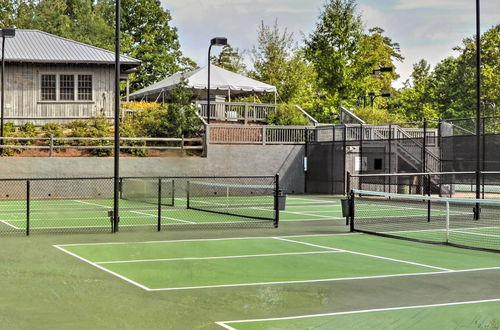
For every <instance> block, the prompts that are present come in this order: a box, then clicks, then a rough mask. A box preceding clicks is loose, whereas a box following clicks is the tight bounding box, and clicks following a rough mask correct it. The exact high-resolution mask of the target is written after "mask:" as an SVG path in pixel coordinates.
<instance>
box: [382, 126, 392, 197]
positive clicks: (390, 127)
mask: <svg viewBox="0 0 500 330" xmlns="http://www.w3.org/2000/svg"><path fill="white" fill-rule="evenodd" d="M386 168H387V166H386ZM388 173H392V124H389V171H388ZM388 179H389V180H388V181H389V191H388V192H392V191H391V190H392V177H391V176H389V177H388ZM385 181H387V180H384V183H385ZM384 190H385V189H384Z"/></svg>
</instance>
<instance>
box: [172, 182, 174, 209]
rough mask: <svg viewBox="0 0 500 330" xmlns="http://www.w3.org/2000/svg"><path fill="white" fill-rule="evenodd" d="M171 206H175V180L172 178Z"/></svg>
mask: <svg viewBox="0 0 500 330" xmlns="http://www.w3.org/2000/svg"><path fill="white" fill-rule="evenodd" d="M172 206H175V180H172Z"/></svg>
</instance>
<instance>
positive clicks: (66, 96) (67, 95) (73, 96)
mask: <svg viewBox="0 0 500 330" xmlns="http://www.w3.org/2000/svg"><path fill="white" fill-rule="evenodd" d="M40 82H41V83H40V100H41V101H56V102H57V101H61V102H68V101H84V102H85V101H92V100H93V89H92V88H93V76H92V75H91V74H42V75H40Z"/></svg>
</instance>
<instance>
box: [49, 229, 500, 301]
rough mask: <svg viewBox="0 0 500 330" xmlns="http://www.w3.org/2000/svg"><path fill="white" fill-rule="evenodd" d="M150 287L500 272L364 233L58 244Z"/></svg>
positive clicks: (439, 250) (465, 255) (490, 263)
mask: <svg viewBox="0 0 500 330" xmlns="http://www.w3.org/2000/svg"><path fill="white" fill-rule="evenodd" d="M58 248H60V249H61V250H63V251H65V252H68V253H71V254H72V255H74V256H78V257H79V258H81V259H83V260H85V261H87V262H89V263H90V264H92V265H95V266H98V267H99V268H101V269H103V270H105V271H108V272H110V273H112V274H114V275H117V276H119V277H120V278H122V279H125V280H127V281H129V282H130V283H132V284H135V285H137V286H139V287H141V288H144V289H146V290H152V291H155V290H178V289H191V288H209V287H228V286H248V285H263V284H283V283H314V282H321V281H335V280H350V279H358V278H369V277H381V278H383V277H391V276H419V275H421V274H422V273H423V274H430V273H435V272H437V273H446V272H455V271H464V270H471V269H478V268H496V267H500V259H499V258H494V257H498V256H497V255H495V254H491V253H485V252H478V251H469V250H461V249H456V248H449V247H442V246H438V247H436V246H428V245H422V244H419V243H413V242H397V243H395V241H394V240H390V239H383V238H378V237H372V236H365V235H356V234H353V235H338V236H310V237H308V236H306V237H300V236H298V237H286V238H283V237H269V238H249V239H217V240H194V241H169V242H149V243H148V242H147V243H130V244H90V245H64V246H58Z"/></svg>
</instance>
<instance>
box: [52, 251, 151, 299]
mask: <svg viewBox="0 0 500 330" xmlns="http://www.w3.org/2000/svg"><path fill="white" fill-rule="evenodd" d="M53 247H55V248H56V249H59V250H60V251H63V252H64V253H67V254H69V255H70V256H72V257H75V258H77V259H80V260H81V261H83V262H86V263H88V264H89V265H92V266H94V267H96V268H99V269H100V270H103V271H105V272H106V273H109V274H111V275H114V276H116V277H118V278H120V279H122V280H124V281H126V282H128V283H130V284H133V285H135V286H137V287H139V288H141V289H143V290H146V291H149V290H150V288H148V287H147V286H144V285H142V284H140V283H137V282H135V281H133V280H131V279H129V278H128V277H125V276H123V275H120V274H118V273H116V272H113V271H111V270H109V269H107V268H104V267H102V266H99V265H98V264H96V263H95V262H92V261H90V260H88V259H86V258H84V257H81V256H79V255H78V254H75V253H73V252H70V251H68V250H66V249H64V248H62V247H61V246H60V245H53Z"/></svg>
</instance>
